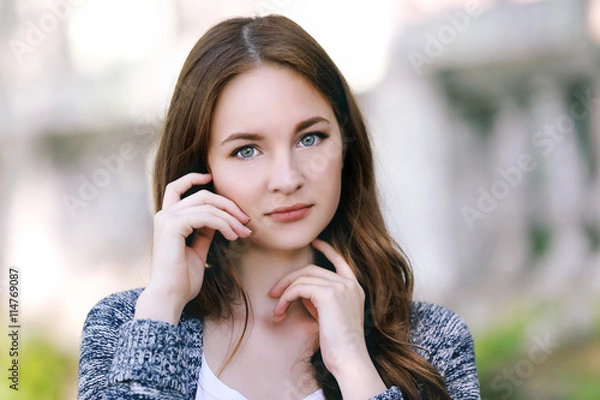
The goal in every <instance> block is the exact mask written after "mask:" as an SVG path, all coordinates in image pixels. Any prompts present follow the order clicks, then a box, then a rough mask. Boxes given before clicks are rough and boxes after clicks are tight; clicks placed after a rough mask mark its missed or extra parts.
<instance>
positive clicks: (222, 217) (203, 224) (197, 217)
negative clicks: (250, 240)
mask: <svg viewBox="0 0 600 400" xmlns="http://www.w3.org/2000/svg"><path fill="white" fill-rule="evenodd" d="M180 215H181V217H180V218H184V219H185V220H187V223H188V226H189V229H190V231H189V232H186V233H187V234H186V236H187V235H189V234H190V233H191V231H192V230H194V229H202V228H212V229H215V230H218V231H219V232H221V233H222V234H223V236H225V238H227V239H228V240H235V239H237V238H238V237H248V236H250V234H251V233H252V231H251V230H250V229H249V228H248V227H246V226H244V225H243V224H242V223H241V222H240V221H239V220H238V219H236V218H234V217H233V216H231V214H229V213H227V212H225V211H223V210H221V209H218V208H216V207H214V206H212V205H200V206H195V207H191V208H188V209H186V210H184V211H183V212H182V213H180Z"/></svg>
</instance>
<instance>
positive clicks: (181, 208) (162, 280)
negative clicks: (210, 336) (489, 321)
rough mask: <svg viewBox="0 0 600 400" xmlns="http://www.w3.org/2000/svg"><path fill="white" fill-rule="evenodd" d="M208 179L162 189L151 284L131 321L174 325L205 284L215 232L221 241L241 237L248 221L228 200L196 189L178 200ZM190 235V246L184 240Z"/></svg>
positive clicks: (195, 176) (197, 177)
mask: <svg viewBox="0 0 600 400" xmlns="http://www.w3.org/2000/svg"><path fill="white" fill-rule="evenodd" d="M211 179H212V177H211V175H210V174H199V173H190V174H187V175H184V176H182V177H181V178H179V179H177V180H175V181H173V182H171V183H169V184H168V185H167V186H166V188H165V194H164V197H163V207H162V209H161V210H160V211H159V212H157V213H156V215H155V217H154V245H153V251H152V274H151V277H150V283H149V284H148V286H147V287H146V289H145V290H144V292H142V294H141V295H140V298H139V299H138V302H137V305H136V313H135V318H137V319H140V318H148V319H157V320H162V321H166V322H170V323H173V324H177V323H178V321H179V318H180V316H181V311H182V310H183V307H184V306H185V305H186V304H187V303H188V302H189V301H190V300H192V299H193V298H194V297H196V296H197V295H198V293H199V292H200V289H201V288H202V282H203V280H204V269H205V264H206V259H207V255H208V249H209V247H210V244H211V242H212V239H213V236H214V233H215V231H217V230H218V231H219V232H220V233H221V234H222V235H223V236H224V237H225V238H226V239H228V240H231V241H233V240H236V239H237V238H239V237H242V238H246V237H248V236H250V234H251V233H252V231H250V229H248V228H247V227H246V226H244V224H247V223H248V222H249V221H250V218H249V217H248V216H247V215H246V214H244V212H243V211H242V210H241V209H240V208H239V207H238V206H237V205H236V204H235V203H234V202H233V201H231V200H229V199H227V198H225V197H223V196H220V195H218V194H215V193H213V192H210V191H208V190H200V191H199V192H196V193H194V194H192V195H190V196H188V197H186V198H185V199H181V196H182V195H183V194H184V193H185V192H186V191H188V190H189V189H191V188H192V186H195V185H206V184H207V183H209V182H210V181H211ZM192 233H195V234H194V239H193V242H192V244H191V246H187V245H186V238H187V237H188V236H189V235H191V234H192Z"/></svg>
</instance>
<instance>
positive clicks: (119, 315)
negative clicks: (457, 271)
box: [78, 289, 480, 400]
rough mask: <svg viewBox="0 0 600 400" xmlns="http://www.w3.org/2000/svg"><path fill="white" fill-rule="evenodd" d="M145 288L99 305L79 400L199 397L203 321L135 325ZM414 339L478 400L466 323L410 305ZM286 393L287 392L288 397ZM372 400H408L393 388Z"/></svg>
mask: <svg viewBox="0 0 600 400" xmlns="http://www.w3.org/2000/svg"><path fill="white" fill-rule="evenodd" d="M141 292H142V289H135V290H129V291H125V292H120V293H115V294H112V295H110V296H108V297H106V298H104V299H103V300H101V301H100V302H99V303H98V304H96V306H94V307H93V308H92V310H91V311H90V313H89V314H88V316H87V319H86V321H85V324H84V327H83V333H82V339H81V349H80V357H79V395H78V398H79V399H80V400H98V399H103V400H117V399H119V400H129V399H131V400H134V399H135V400H158V399H160V400H194V398H195V395H196V389H197V385H198V376H199V373H200V366H201V359H202V345H203V341H202V337H203V336H202V322H201V320H199V319H198V318H195V317H193V316H192V315H191V314H190V313H189V312H188V311H187V310H184V312H183V313H182V316H181V319H180V321H179V324H178V325H173V324H169V323H166V322H160V321H154V320H148V319H141V320H134V319H133V316H134V312H135V304H136V302H137V298H138V296H139V295H140V293H141ZM411 323H412V331H411V342H412V343H413V344H415V345H417V346H418V347H417V348H415V350H414V351H416V352H418V353H419V354H420V355H421V356H423V357H424V358H425V359H427V360H428V361H429V362H430V363H431V364H432V365H433V366H434V367H435V368H436V369H437V370H438V371H439V372H440V374H441V375H442V377H443V378H444V380H445V382H446V385H447V388H448V392H449V394H450V397H451V398H452V399H454V400H477V399H479V398H480V395H479V380H478V377H477V370H476V367H475V355H474V350H473V339H472V337H471V334H470V332H469V330H468V328H467V326H466V325H465V323H464V322H463V321H462V319H461V318H460V317H459V316H457V315H456V314H454V313H453V312H451V311H449V310H447V309H445V308H443V307H440V306H436V305H433V304H429V303H423V302H413V303H412V304H411ZM283 397H284V394H283V393H282V398H283ZM372 399H373V400H392V399H393V400H401V399H403V396H402V393H401V391H400V389H399V388H398V387H396V386H392V387H390V388H389V389H387V390H386V391H385V392H384V393H381V394H379V395H377V396H375V397H373V398H372Z"/></svg>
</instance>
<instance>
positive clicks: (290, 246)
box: [252, 232, 318, 251]
mask: <svg viewBox="0 0 600 400" xmlns="http://www.w3.org/2000/svg"><path fill="white" fill-rule="evenodd" d="M317 236H318V232H316V233H314V234H312V233H310V234H307V233H304V234H299V233H298V232H286V234H279V235H265V236H262V237H260V238H258V237H257V238H256V240H252V243H254V245H256V246H259V247H263V248H266V249H271V250H280V251H294V250H298V249H302V248H304V247H306V246H309V245H310V244H311V242H312V241H313V240H315V239H316V238H317Z"/></svg>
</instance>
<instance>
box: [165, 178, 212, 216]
mask: <svg viewBox="0 0 600 400" xmlns="http://www.w3.org/2000/svg"><path fill="white" fill-rule="evenodd" d="M211 180H212V175H211V174H200V173H196V172H192V173H189V174H186V175H184V176H182V177H181V178H178V179H176V180H174V181H172V182H169V184H168V185H167V186H166V187H165V194H164V196H163V208H165V207H169V206H172V205H173V204H175V203H177V202H178V201H179V200H181V195H182V194H184V193H185V192H187V191H188V190H189V189H191V187H192V186H194V185H206V184H207V183H209V182H210V181H211Z"/></svg>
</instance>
